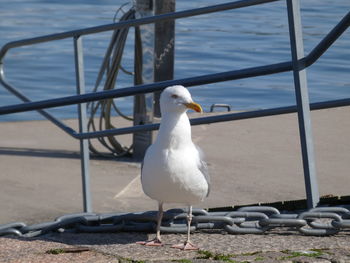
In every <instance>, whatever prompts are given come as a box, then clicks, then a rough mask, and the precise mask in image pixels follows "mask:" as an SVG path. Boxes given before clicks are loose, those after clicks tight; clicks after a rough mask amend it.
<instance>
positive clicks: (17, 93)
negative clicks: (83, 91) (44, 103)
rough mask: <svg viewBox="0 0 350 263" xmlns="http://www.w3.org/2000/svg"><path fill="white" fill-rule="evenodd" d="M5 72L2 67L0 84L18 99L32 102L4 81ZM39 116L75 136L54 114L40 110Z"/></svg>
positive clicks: (0, 67)
mask: <svg viewBox="0 0 350 263" xmlns="http://www.w3.org/2000/svg"><path fill="white" fill-rule="evenodd" d="M4 79H5V78H4V71H3V67H2V65H0V83H1V84H2V85H3V86H4V87H5V88H6V89H7V90H8V91H9V92H10V93H12V94H13V95H15V96H16V97H17V98H19V99H21V100H22V101H24V102H30V99H29V98H28V97H26V96H25V95H24V94H22V93H21V92H20V91H18V90H17V89H15V88H14V87H12V86H11V85H10V84H8V83H7V82H6V81H5V80H4ZM37 112H38V113H39V114H41V115H42V116H43V117H45V118H46V119H47V120H49V121H51V122H52V123H53V124H55V125H56V126H57V127H59V128H60V129H62V130H63V131H64V132H66V133H68V134H69V135H71V136H73V134H74V133H75V131H74V130H73V129H72V128H70V127H69V126H67V125H65V124H64V123H63V122H62V121H60V120H59V119H57V118H55V117H54V116H53V115H52V114H50V113H48V112H47V111H45V110H43V109H40V110H37Z"/></svg>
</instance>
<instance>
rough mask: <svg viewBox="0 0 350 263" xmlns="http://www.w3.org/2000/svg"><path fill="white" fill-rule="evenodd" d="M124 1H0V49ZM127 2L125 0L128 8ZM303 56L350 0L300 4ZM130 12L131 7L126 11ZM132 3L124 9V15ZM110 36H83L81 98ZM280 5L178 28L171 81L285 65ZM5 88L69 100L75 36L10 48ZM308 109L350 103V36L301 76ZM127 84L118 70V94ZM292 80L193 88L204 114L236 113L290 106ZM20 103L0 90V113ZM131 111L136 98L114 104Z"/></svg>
mask: <svg viewBox="0 0 350 263" xmlns="http://www.w3.org/2000/svg"><path fill="white" fill-rule="evenodd" d="M127 2H128V1H127V0H98V1H97V0H88V1H87V0H80V1H78V0H71V1H67V0H61V1H52V0H31V1H28V0H0V6H1V8H0V46H3V45H4V44H6V43H7V42H10V41H15V40H19V39H23V38H32V37H37V36H41V35H47V34H53V33H59V32H63V31H69V30H73V29H79V28H83V27H91V26H97V25H102V24H109V23H112V22H113V17H114V15H115V13H116V11H117V10H118V8H119V7H120V6H121V5H122V4H124V3H127ZM130 2H131V1H130ZM211 4H213V1H209V0H199V1H181V0H178V1H177V2H176V5H177V10H185V9H190V8H197V7H202V6H206V5H211ZM301 5H302V23H303V36H304V46H305V54H308V53H309V52H310V51H311V50H312V49H313V48H314V47H315V46H316V45H317V44H318V43H319V41H320V40H321V39H322V38H323V37H324V36H325V35H326V34H327V33H328V32H329V31H330V30H331V29H332V27H334V26H335V25H336V24H337V23H338V22H339V21H340V19H341V18H342V17H343V16H344V15H345V14H346V13H347V12H349V11H350V1H349V0H337V1H332V0H323V1H319V0H307V1H306V0H302V1H301ZM129 7H130V5H129ZM127 8H128V6H126V7H125V8H124V9H125V10H127ZM110 37H111V32H105V33H99V34H95V35H89V36H85V37H84V38H83V44H84V63H85V78H86V86H87V87H86V89H87V92H91V91H92V90H93V87H94V83H95V81H96V78H97V74H98V71H99V68H100V65H101V62H102V59H103V56H104V53H105V51H106V48H107V46H108V42H109V40H110ZM133 43H134V31H133V29H131V30H130V33H129V36H128V40H127V43H126V48H125V53H124V55H123V61H122V64H123V66H124V67H125V68H126V69H127V70H129V71H132V70H133V63H134V62H133V61H134V60H133V58H134V44H133ZM290 59H291V58H290V46H289V33H288V23H287V13H286V3H285V1H278V2H274V3H269V4H263V5H259V6H252V7H247V8H243V9H238V10H230V11H224V12H220V13H213V14H207V15H201V16H196V17H192V18H183V19H179V20H177V21H176V40H175V77H176V78H186V77H193V76H197V75H204V74H211V73H218V72H221V71H229V70H236V69H242V68H247V67H254V66H261V65H266V64H272V63H278V62H284V61H288V60H290ZM4 62H5V63H4V64H5V73H6V77H7V81H8V82H9V83H11V84H12V85H13V86H15V87H17V88H18V89H19V90H20V91H21V92H23V93H24V94H25V95H26V96H28V97H29V98H31V99H32V100H44V99H50V98H56V97H62V96H68V95H74V94H75V92H76V91H75V72H74V60H73V42H72V40H71V39H66V40H59V41H55V42H51V43H42V44H36V45H32V46H28V47H21V48H15V49H12V50H11V51H10V52H9V53H8V54H7V55H6V58H5V61H4ZM307 73H308V87H309V92H310V100H311V102H316V101H325V100H332V99H340V98H345V97H350V74H349V73H350V31H349V30H348V31H347V32H345V33H344V34H343V35H342V36H341V37H340V39H338V40H337V41H336V42H335V44H334V46H332V47H331V48H330V49H329V50H328V51H327V52H326V53H325V54H324V55H323V56H322V57H321V58H320V60H319V61H317V62H316V63H315V64H314V65H312V66H311V67H310V68H308V70H307ZM132 85H133V78H132V77H131V76H129V75H127V74H124V73H120V74H119V76H118V80H117V85H116V88H122V87H129V86H132ZM293 89H294V88H293V78H292V73H291V72H288V73H281V74H275V75H270V76H263V77H255V78H250V79H241V80H236V81H227V82H221V83H216V84H210V85H203V86H198V87H193V88H191V92H192V94H193V97H194V98H195V100H196V101H198V102H199V103H201V104H202V105H203V108H204V110H205V111H208V110H209V108H210V106H211V105H212V104H213V103H226V104H229V105H231V106H232V108H233V109H234V110H250V109H260V108H271V107H278V106H286V105H291V104H294V103H295V97H294V90H293ZM16 103H20V101H19V100H18V99H17V98H15V97H14V96H13V95H12V94H9V93H8V92H7V91H6V90H5V89H3V88H2V87H0V106H4V105H10V104H16ZM116 103H117V105H118V107H119V108H120V109H121V110H122V111H123V112H124V113H125V114H132V109H133V98H132V97H128V98H121V99H117V100H116ZM50 112H52V113H53V114H55V116H57V117H59V118H73V117H76V106H69V107H61V108H55V109H50ZM33 119H42V117H41V115H39V114H38V113H36V112H28V113H20V114H11V115H4V116H0V121H9V120H33Z"/></svg>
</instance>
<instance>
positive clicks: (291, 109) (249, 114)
mask: <svg viewBox="0 0 350 263" xmlns="http://www.w3.org/2000/svg"><path fill="white" fill-rule="evenodd" d="M344 106H350V98H347V99H340V100H330V101H324V102H315V103H311V104H310V109H311V110H321V109H328V108H335V107H344ZM296 111H297V106H286V107H279V108H271V109H264V110H254V111H245V112H236V113H227V114H220V115H215V116H206V117H200V118H193V119H191V120H190V122H191V125H201V124H210V123H216V122H226V121H234V120H243V119H250V118H259V117H267V116H274V115H281V114H288V113H295V112H296ZM157 129H159V123H153V124H145V125H136V126H131V127H125V128H116V129H109V130H103V131H96V132H87V133H80V134H78V133H76V134H74V135H73V137H75V138H77V139H92V138H97V137H105V136H114V135H122V134H129V133H135V132H144V131H153V130H157Z"/></svg>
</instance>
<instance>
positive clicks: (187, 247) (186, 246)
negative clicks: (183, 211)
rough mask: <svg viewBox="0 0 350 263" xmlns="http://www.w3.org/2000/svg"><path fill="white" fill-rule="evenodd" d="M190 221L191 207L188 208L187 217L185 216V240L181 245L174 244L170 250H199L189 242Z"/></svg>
mask: <svg viewBox="0 0 350 263" xmlns="http://www.w3.org/2000/svg"><path fill="white" fill-rule="evenodd" d="M191 221H192V206H189V208H188V215H187V240H186V242H185V243H183V244H176V245H173V246H171V247H172V248H178V249H181V250H198V249H199V248H198V247H197V246H195V245H193V244H192V242H191V240H190V234H191Z"/></svg>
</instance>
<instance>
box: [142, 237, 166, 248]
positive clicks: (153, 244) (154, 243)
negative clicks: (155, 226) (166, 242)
mask: <svg viewBox="0 0 350 263" xmlns="http://www.w3.org/2000/svg"><path fill="white" fill-rule="evenodd" d="M136 244H139V245H143V246H149V247H161V246H163V243H162V241H161V240H160V239H158V238H155V239H153V240H150V241H138V242H136Z"/></svg>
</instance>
